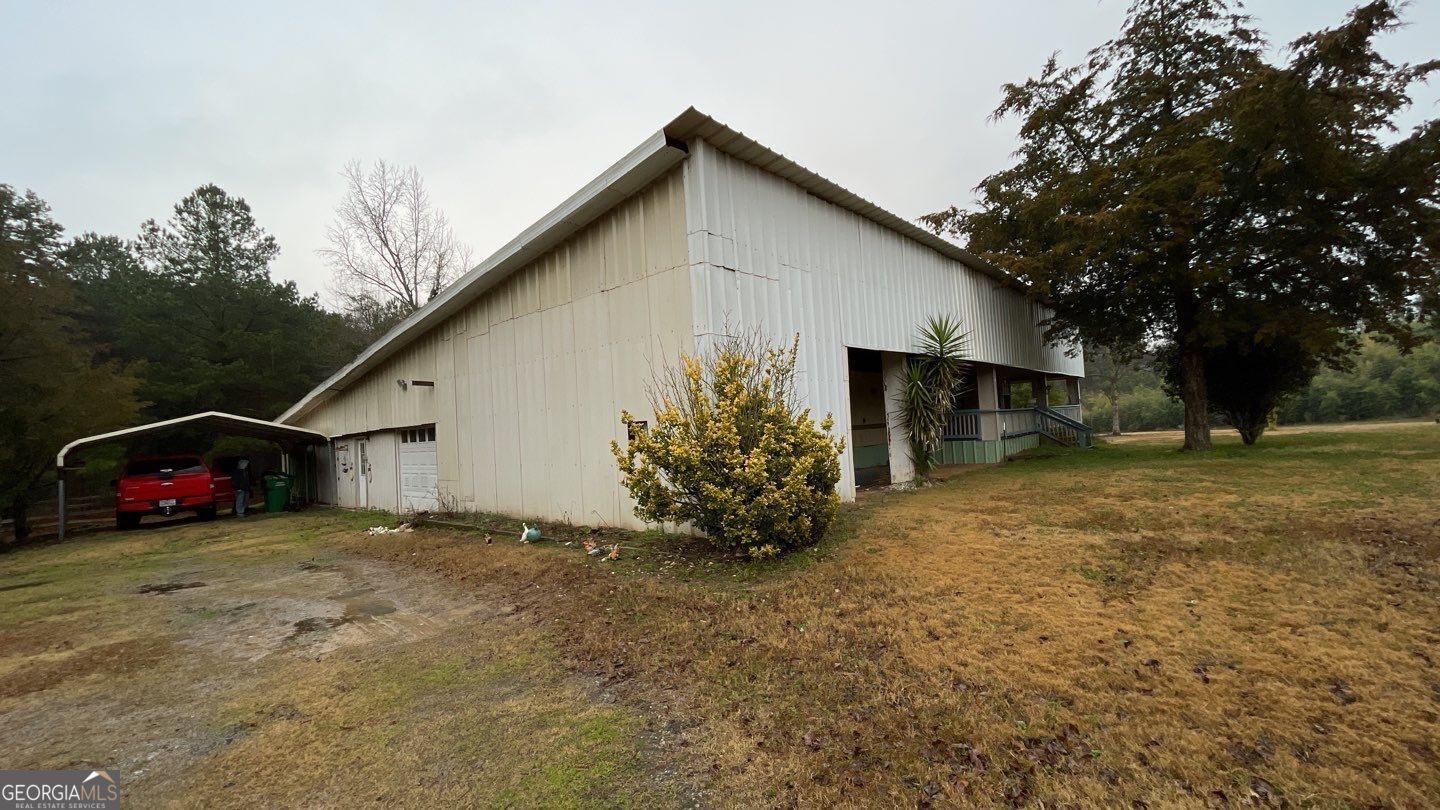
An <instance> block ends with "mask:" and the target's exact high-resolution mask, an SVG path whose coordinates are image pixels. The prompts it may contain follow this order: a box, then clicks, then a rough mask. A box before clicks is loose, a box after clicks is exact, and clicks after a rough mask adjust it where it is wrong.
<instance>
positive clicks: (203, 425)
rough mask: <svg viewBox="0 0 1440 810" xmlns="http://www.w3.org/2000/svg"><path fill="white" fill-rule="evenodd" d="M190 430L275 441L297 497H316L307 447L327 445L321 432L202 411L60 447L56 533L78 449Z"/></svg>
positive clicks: (61, 533) (62, 529)
mask: <svg viewBox="0 0 1440 810" xmlns="http://www.w3.org/2000/svg"><path fill="white" fill-rule="evenodd" d="M179 430H193V431H205V432H209V433H220V434H227V435H231V436H244V437H247V438H252V439H264V440H267V441H272V442H275V443H276V444H278V445H279V446H280V448H281V450H282V451H283V453H284V455H283V456H282V464H283V465H284V470H285V472H288V473H291V474H293V475H295V476H296V479H297V481H298V482H300V490H299V492H300V497H301V498H302V499H304V500H306V501H314V500H315V498H316V484H317V482H316V481H315V480H313V479H314V475H315V471H316V465H315V463H314V461H313V460H312V459H311V455H312V454H311V453H310V448H314V447H322V446H328V445H329V443H330V440H329V438H327V437H326V436H325V435H324V434H322V433H316V432H315V431H313V430H305V429H304V428H298V427H293V426H291V425H282V424H279V423H277V422H267V421H265V420H263V419H252V418H250V417H248V416H237V415H236V414H233V413H221V412H220V411H205V412H204V413H196V414H191V415H189V416H180V417H176V418H175V419H165V420H163V421H160V422H151V423H149V424H145V425H136V426H135V427H130V428H125V429H123V430H112V431H110V432H109V433H97V434H96V435H94V436H85V437H83V438H79V439H76V440H74V441H72V442H70V443H69V444H67V445H65V446H64V447H62V448H61V449H60V452H59V453H57V454H56V455H55V480H56V487H57V489H58V492H57V495H58V496H59V506H58V507H57V509H58V515H57V517H58V519H59V536H60V539H61V540H64V539H65V475H66V472H67V471H68V470H73V469H76V468H75V466H74V464H73V459H74V457H75V456H76V455H77V454H78V451H80V450H83V449H85V448H87V447H94V446H95V445H100V444H107V443H110V442H121V441H128V440H131V439H135V438H139V437H141V436H147V435H151V434H155V433H164V432H167V431H179Z"/></svg>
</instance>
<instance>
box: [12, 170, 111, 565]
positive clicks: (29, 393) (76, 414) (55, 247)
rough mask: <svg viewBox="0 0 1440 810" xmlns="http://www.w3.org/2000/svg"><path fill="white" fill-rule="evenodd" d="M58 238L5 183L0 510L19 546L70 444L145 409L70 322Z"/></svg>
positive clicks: (32, 201)
mask: <svg viewBox="0 0 1440 810" xmlns="http://www.w3.org/2000/svg"><path fill="white" fill-rule="evenodd" d="M60 235H61V227H60V225H59V224H57V223H56V222H55V221H54V220H53V219H51V217H50V207H49V206H48V205H46V204H45V202H44V201H43V200H41V199H40V198H39V197H37V196H36V195H35V194H34V193H33V192H26V193H24V194H21V193H18V192H16V191H15V190H14V189H13V188H11V187H10V186H8V185H3V184H0V380H3V383H0V510H3V511H4V512H6V513H7V514H8V515H9V516H10V517H11V518H12V519H13V520H14V522H15V537H16V539H17V540H24V539H25V537H26V535H27V534H28V533H29V529H28V522H27V514H28V510H29V506H30V502H31V498H32V496H33V495H34V493H35V488H36V487H37V485H39V484H40V483H41V482H42V481H43V480H44V479H45V477H46V476H47V475H49V474H51V473H52V472H53V471H54V464H55V454H56V452H57V451H59V449H60V448H61V447H62V446H63V445H64V444H65V442H67V441H69V440H71V439H73V438H75V437H77V436H84V435H88V434H92V433H98V432H102V431H105V430H111V429H114V428H117V427H121V426H123V425H126V424H128V423H130V422H131V420H133V419H134V417H135V413H136V411H137V409H138V405H137V403H136V401H135V395H134V392H135V387H136V380H135V379H134V377H132V376H130V374H129V373H128V371H127V369H126V368H124V367H123V366H122V365H121V364H119V363H116V362H113V361H111V362H104V361H101V360H100V359H98V358H97V357H96V356H95V353H94V352H93V351H92V350H91V348H90V347H89V346H88V345H87V344H86V342H85V341H84V339H83V337H84V336H83V333H82V331H81V330H80V329H79V327H78V326H77V324H76V322H75V319H74V318H73V317H72V315H71V311H72V307H73V298H72V295H71V289H70V284H69V281H68V279H67V278H66V276H65V271H64V266H63V263H62V259H61V256H62V252H61V242H60Z"/></svg>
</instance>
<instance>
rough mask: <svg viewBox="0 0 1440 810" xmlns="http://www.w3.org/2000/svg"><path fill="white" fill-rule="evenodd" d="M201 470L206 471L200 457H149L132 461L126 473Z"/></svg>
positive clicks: (146, 473)
mask: <svg viewBox="0 0 1440 810" xmlns="http://www.w3.org/2000/svg"><path fill="white" fill-rule="evenodd" d="M200 472H205V465H204V464H202V463H201V462H200V459H198V458H147V459H141V460H139V461H132V462H130V466H128V467H126V468H125V474H126V475H156V474H159V473H171V474H175V473H200Z"/></svg>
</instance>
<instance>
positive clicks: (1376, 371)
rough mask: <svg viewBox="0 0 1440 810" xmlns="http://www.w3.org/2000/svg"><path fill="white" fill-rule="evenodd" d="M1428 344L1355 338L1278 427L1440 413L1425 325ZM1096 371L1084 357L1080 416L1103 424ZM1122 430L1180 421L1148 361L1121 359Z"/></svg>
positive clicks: (1438, 369)
mask: <svg viewBox="0 0 1440 810" xmlns="http://www.w3.org/2000/svg"><path fill="white" fill-rule="evenodd" d="M1427 331H1428V335H1429V337H1430V340H1429V342H1427V343H1425V344H1424V345H1422V346H1420V347H1419V348H1417V349H1415V350H1414V351H1412V352H1410V353H1409V354H1401V353H1400V351H1399V350H1398V349H1396V348H1395V346H1394V345H1392V344H1390V343H1388V342H1384V341H1381V340H1378V339H1376V338H1373V337H1369V336H1367V337H1365V338H1363V339H1362V341H1361V344H1360V347H1359V349H1358V350H1357V351H1356V352H1355V353H1354V354H1353V355H1352V356H1351V358H1350V365H1349V367H1348V368H1346V369H1343V370H1334V369H1322V370H1321V371H1320V373H1319V374H1318V375H1317V376H1316V377H1315V379H1314V381H1312V382H1311V383H1310V386H1309V387H1308V388H1306V389H1305V390H1304V391H1302V392H1301V393H1299V394H1296V395H1294V396H1291V397H1289V398H1288V399H1286V400H1285V402H1284V403H1283V404H1282V405H1281V407H1280V409H1279V411H1278V413H1277V416H1278V418H1279V422H1280V424H1282V425H1283V424H1294V423H1305V422H1350V421H1355V420H1361V419H1398V418H1414V417H1428V416H1434V415H1436V414H1440V330H1437V329H1436V328H1434V327H1430V328H1429V329H1428V330H1427ZM1104 371H1105V370H1104V369H1103V368H1098V367H1097V363H1096V362H1095V361H1094V360H1093V359H1092V358H1091V357H1089V356H1087V357H1086V376H1087V379H1086V382H1085V395H1084V404H1085V421H1087V422H1089V423H1090V424H1092V425H1094V426H1095V427H1096V428H1097V429H1100V430H1102V431H1108V430H1109V428H1110V399H1109V397H1107V396H1106V395H1105V391H1104V390H1103V388H1104V385H1103V383H1102V377H1103V374H1104ZM1118 393H1119V397H1118V398H1119V401H1120V425H1121V429H1122V430H1124V431H1126V432H1130V431H1139V430H1169V429H1174V428H1177V427H1179V426H1180V422H1181V418H1182V407H1181V405H1180V403H1179V401H1177V400H1175V399H1172V398H1171V397H1169V396H1168V395H1167V394H1166V393H1165V390H1164V387H1163V385H1162V381H1161V378H1160V374H1159V373H1157V371H1156V370H1155V368H1154V363H1153V358H1150V357H1145V358H1141V359H1140V360H1137V361H1135V362H1132V363H1127V364H1124V365H1123V366H1122V367H1121V368H1120V374H1119V386H1118Z"/></svg>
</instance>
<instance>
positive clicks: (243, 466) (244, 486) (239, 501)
mask: <svg viewBox="0 0 1440 810" xmlns="http://www.w3.org/2000/svg"><path fill="white" fill-rule="evenodd" d="M230 485H231V486H233V487H235V516H236V517H245V507H247V506H249V505H250V459H248V458H242V459H240V460H239V461H237V462H235V469H234V471H232V472H231V473H230Z"/></svg>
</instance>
